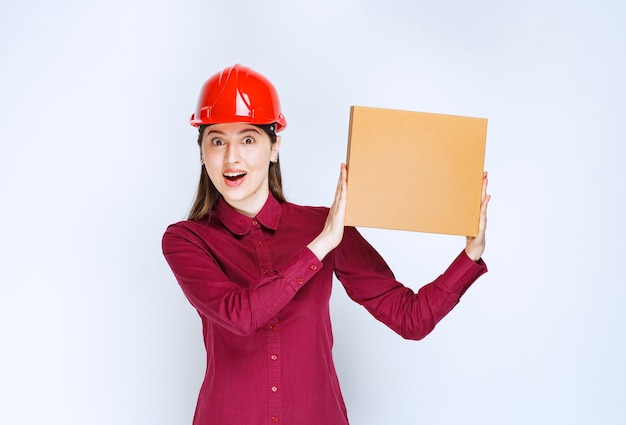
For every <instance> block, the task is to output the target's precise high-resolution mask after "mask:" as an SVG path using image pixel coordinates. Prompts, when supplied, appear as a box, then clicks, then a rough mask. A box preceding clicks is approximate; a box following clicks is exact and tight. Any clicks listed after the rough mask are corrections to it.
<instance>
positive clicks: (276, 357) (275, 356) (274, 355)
mask: <svg viewBox="0 0 626 425" xmlns="http://www.w3.org/2000/svg"><path fill="white" fill-rule="evenodd" d="M270 359H272V360H276V359H278V356H277V355H276V354H272V355H271V356H270Z"/></svg>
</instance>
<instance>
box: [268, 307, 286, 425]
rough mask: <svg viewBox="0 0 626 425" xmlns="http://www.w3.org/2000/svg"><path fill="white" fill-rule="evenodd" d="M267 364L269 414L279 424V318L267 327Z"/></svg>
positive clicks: (280, 404)
mask: <svg viewBox="0 0 626 425" xmlns="http://www.w3.org/2000/svg"><path fill="white" fill-rule="evenodd" d="M266 335H267V359H268V360H267V362H268V365H267V366H268V372H269V374H268V377H269V385H268V393H269V395H268V397H269V413H270V415H272V416H271V419H272V422H274V423H277V422H278V420H279V418H280V417H281V416H282V400H281V396H280V391H279V387H280V379H281V362H280V325H279V321H278V317H276V318H275V319H274V320H273V321H272V322H270V324H269V326H268V327H267V332H266Z"/></svg>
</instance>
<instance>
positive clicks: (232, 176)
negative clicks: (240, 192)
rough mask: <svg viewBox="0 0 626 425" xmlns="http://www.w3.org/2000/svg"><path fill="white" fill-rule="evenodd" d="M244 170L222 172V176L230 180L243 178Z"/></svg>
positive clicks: (234, 180)
mask: <svg viewBox="0 0 626 425" xmlns="http://www.w3.org/2000/svg"><path fill="white" fill-rule="evenodd" d="M246 174H248V173H246V172H244V171H242V172H240V173H224V178H225V179H226V180H228V181H231V182H236V181H238V180H241V179H243V178H244V177H245V176H246Z"/></svg>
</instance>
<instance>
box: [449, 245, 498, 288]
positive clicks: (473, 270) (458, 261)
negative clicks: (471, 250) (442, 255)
mask: <svg viewBox="0 0 626 425" xmlns="http://www.w3.org/2000/svg"><path fill="white" fill-rule="evenodd" d="M487 271H488V270H487V264H485V262H484V261H483V259H482V258H481V259H480V260H478V261H477V262H476V261H474V260H472V259H471V258H469V257H468V256H467V254H466V253H465V250H463V251H461V253H460V254H459V255H458V256H457V257H456V258H455V259H454V261H453V262H452V264H450V266H449V267H448V269H447V270H446V271H445V272H444V273H443V274H442V275H441V276H440V278H439V286H440V287H442V288H444V289H446V290H448V291H450V292H454V293H457V294H459V296H461V295H463V294H464V293H465V291H467V289H468V288H469V287H470V286H471V285H472V283H474V282H475V281H476V279H478V278H479V277H480V276H482V275H483V274H485V273H487Z"/></svg>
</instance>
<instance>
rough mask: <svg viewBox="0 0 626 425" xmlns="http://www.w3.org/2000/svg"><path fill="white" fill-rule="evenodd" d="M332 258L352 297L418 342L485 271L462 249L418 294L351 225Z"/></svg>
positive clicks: (479, 263) (393, 327)
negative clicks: (404, 283)
mask: <svg viewBox="0 0 626 425" xmlns="http://www.w3.org/2000/svg"><path fill="white" fill-rule="evenodd" d="M334 259H335V273H336V274H337V278H338V279H339V280H340V281H341V283H342V284H343V286H344V287H345V289H346V292H347V293H348V296H349V297H350V298H352V299H353V300H354V301H356V302H357V303H359V304H361V305H362V306H363V307H365V308H366V309H367V310H368V311H369V312H370V313H371V314H372V315H373V316H374V317H375V318H376V319H378V320H380V321H381V322H383V323H384V324H385V325H387V326H388V327H389V328H391V329H392V330H394V331H395V332H396V333H398V334H399V335H401V336H402V337H403V338H406V339H415V340H418V339H422V338H424V337H425V336H426V335H428V334H429V333H430V332H431V331H432V330H433V329H434V327H435V325H436V324H437V323H438V322H439V321H440V320H441V319H443V318H444V317H445V316H446V315H447V314H448V313H449V312H450V311H451V310H452V308H453V307H454V306H455V305H456V304H458V302H459V300H460V298H461V296H462V295H463V293H465V291H466V290H467V289H468V288H469V287H470V286H471V285H472V283H473V282H474V281H475V280H476V279H478V277H480V276H481V275H482V274H483V273H485V272H486V271H487V267H486V265H485V264H484V263H483V262H482V260H479V261H478V262H474V261H472V260H471V259H470V258H469V257H468V256H467V255H466V254H465V252H461V253H460V254H459V255H458V256H457V258H456V259H455V260H454V261H453V262H452V264H451V265H450V266H449V267H448V269H447V270H446V271H445V272H444V273H442V274H441V275H440V276H439V277H437V279H435V280H434V281H433V282H431V283H429V284H427V285H425V286H423V287H422V288H420V289H419V291H417V293H415V292H414V291H413V290H412V289H411V288H409V287H406V286H404V285H402V284H401V283H400V282H398V281H397V280H395V278H394V276H393V274H392V272H391V270H390V269H389V267H388V266H387V264H386V263H385V261H384V260H383V258H382V257H381V256H380V255H379V254H378V252H376V250H375V249H374V248H373V247H372V246H371V245H370V244H369V243H367V241H365V239H363V237H362V236H361V235H360V234H359V233H358V231H357V230H356V229H354V228H351V227H346V233H345V236H344V239H343V241H342V243H341V245H340V246H339V247H338V248H337V249H336V250H335V252H334Z"/></svg>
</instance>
